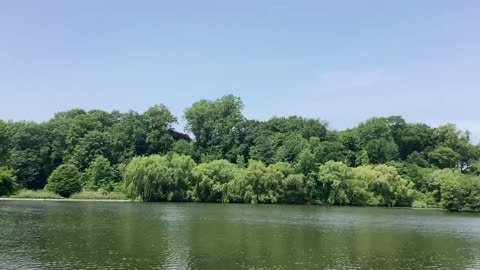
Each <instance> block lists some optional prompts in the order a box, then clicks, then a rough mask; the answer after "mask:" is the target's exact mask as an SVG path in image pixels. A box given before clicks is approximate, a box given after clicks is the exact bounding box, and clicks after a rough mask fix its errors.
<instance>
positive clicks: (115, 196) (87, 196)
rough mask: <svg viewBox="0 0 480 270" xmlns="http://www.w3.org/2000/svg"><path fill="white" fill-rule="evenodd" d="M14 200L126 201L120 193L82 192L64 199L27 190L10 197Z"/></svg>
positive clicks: (38, 191)
mask: <svg viewBox="0 0 480 270" xmlns="http://www.w3.org/2000/svg"><path fill="white" fill-rule="evenodd" d="M10 198H14V199H55V200H62V199H71V200H128V198H127V196H126V195H125V194H123V193H121V192H109V193H102V192H97V191H82V192H79V193H75V194H73V195H72V196H71V197H70V198H64V197H62V196H60V195H58V194H56V193H53V192H50V191H46V190H28V189H22V190H20V191H19V192H18V193H16V194H14V195H12V196H10Z"/></svg>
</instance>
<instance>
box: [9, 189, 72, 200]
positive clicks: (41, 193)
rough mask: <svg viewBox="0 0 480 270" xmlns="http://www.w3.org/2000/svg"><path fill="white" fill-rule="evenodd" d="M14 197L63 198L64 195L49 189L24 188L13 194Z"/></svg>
mask: <svg viewBox="0 0 480 270" xmlns="http://www.w3.org/2000/svg"><path fill="white" fill-rule="evenodd" d="M11 197H12V198H18V199H63V197H62V196H60V195H58V194H57V193H54V192H51V191H47V190H43V189H41V190H28V189H22V190H20V191H19V192H18V193H17V194H15V195H12V196H11Z"/></svg>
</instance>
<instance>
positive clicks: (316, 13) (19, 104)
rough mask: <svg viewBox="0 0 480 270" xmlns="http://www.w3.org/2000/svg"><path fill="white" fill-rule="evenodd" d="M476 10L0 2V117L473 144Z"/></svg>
mask: <svg viewBox="0 0 480 270" xmlns="http://www.w3.org/2000/svg"><path fill="white" fill-rule="evenodd" d="M479 14H480V1H476V0H470V1H469V0H462V1H451V0H448V1H445V0H423V1H418V0H403V1H384V0H378V1H374V0H365V1H356V0H355V1H354V0H351V1H346V0H339V1H318V0H311V1H310V0H308V1H307V0H298V1H293V0H289V1H282V0H275V1H271V0H261V1H258V0H242V1H226V0H222V1H210V0H203V1H193V0H192V1H185V0H179V1H160V0H155V1H147V0H140V1H124V0H102V1H98V0H77V1H72V0H42V1H37V0H29V1H28V0H15V1H0V119H3V120H33V121H38V122H41V121H46V120H48V119H49V118H51V117H52V116H53V114H54V113H56V112H59V111H64V110H68V109H72V108H84V109H103V110H108V111H111V110H114V109H118V110H120V111H128V110H130V109H132V110H135V111H139V112H142V111H145V110H146V109H148V108H149V107H150V106H153V105H155V104H165V105H167V106H168V107H169V108H170V110H171V111H172V112H173V113H174V114H175V115H176V116H177V117H178V118H179V120H180V123H179V125H178V128H179V129H183V128H182V125H183V124H184V120H182V115H183V111H184V110H185V108H187V107H189V106H190V105H191V104H192V103H194V102H195V101H198V100H200V99H202V98H205V99H216V98H219V97H221V96H223V95H226V94H234V95H237V96H240V97H241V98H242V100H243V102H244V104H245V109H244V115H245V116H246V117H247V118H250V119H260V120H265V119H268V118H271V117H272V116H288V115H300V116H304V117H313V118H320V119H322V120H326V121H328V122H329V123H330V126H331V127H332V128H335V129H345V128H349V127H354V126H356V125H357V124H358V123H360V122H362V121H364V120H366V119H368V118H370V117H374V116H390V115H401V116H403V117H404V118H405V119H406V120H407V121H410V122H424V123H427V124H430V125H432V126H438V125H441V124H445V123H454V124H457V126H458V127H459V128H461V129H468V130H470V131H471V132H472V134H473V140H474V143H478V142H480V87H479V86H480V16H479Z"/></svg>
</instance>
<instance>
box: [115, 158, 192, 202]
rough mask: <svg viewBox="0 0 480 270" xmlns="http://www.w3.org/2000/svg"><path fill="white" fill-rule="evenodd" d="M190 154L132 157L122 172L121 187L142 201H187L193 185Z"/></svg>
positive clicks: (190, 195)
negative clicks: (122, 184)
mask: <svg viewBox="0 0 480 270" xmlns="http://www.w3.org/2000/svg"><path fill="white" fill-rule="evenodd" d="M194 167H195V162H194V161H193V159H192V158H191V157H188V156H180V155H177V154H170V155H166V156H159V155H151V156H148V157H136V158H134V159H133V160H132V161H131V162H130V163H129V164H128V166H127V167H126V168H125V170H124V172H123V179H124V182H125V190H126V192H127V195H128V196H130V197H131V198H140V199H142V200H143V201H188V200H190V199H191V198H192V197H193V192H192V191H191V188H193V186H194V185H195V179H194V177H193V168H194Z"/></svg>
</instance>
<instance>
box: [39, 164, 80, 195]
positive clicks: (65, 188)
mask: <svg viewBox="0 0 480 270" xmlns="http://www.w3.org/2000/svg"><path fill="white" fill-rule="evenodd" d="M81 188H82V183H81V181H80V173H79V172H78V170H77V168H76V167H75V166H74V165H72V164H63V165H60V166H59V167H58V168H57V169H55V170H54V171H53V172H52V174H51V175H50V177H48V184H47V186H46V189H47V190H48V191H51V192H55V193H57V194H59V195H60V196H62V197H70V195H72V194H73V193H76V192H79V191H80V190H81Z"/></svg>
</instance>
